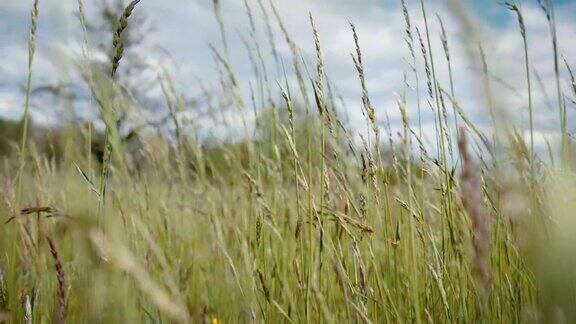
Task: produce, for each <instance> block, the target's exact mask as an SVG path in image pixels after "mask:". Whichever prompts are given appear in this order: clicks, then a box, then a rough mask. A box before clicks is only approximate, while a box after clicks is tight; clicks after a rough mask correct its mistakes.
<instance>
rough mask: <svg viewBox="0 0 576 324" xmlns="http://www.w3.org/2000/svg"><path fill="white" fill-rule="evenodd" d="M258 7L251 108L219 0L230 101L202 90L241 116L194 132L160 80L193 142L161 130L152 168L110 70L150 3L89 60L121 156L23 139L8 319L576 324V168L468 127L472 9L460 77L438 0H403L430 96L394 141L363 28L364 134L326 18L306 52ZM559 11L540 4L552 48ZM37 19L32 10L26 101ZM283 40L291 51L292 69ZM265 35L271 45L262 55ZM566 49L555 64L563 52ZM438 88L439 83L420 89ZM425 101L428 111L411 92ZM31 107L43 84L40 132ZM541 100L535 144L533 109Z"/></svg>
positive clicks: (143, 136)
mask: <svg viewBox="0 0 576 324" xmlns="http://www.w3.org/2000/svg"><path fill="white" fill-rule="evenodd" d="M252 2H253V1H245V2H244V6H245V8H246V15H247V19H248V21H249V23H250V30H249V37H247V38H245V39H244V45H245V48H246V50H247V51H248V53H249V58H250V64H251V68H252V71H253V73H254V76H255V78H256V81H255V83H252V80H249V81H246V82H249V83H250V85H251V87H250V90H251V93H250V98H245V93H244V92H243V90H244V88H243V86H242V84H244V80H241V79H239V77H238V74H237V73H236V72H235V70H234V66H233V64H232V63H231V62H230V57H229V55H230V53H232V51H233V50H234V49H233V48H232V47H231V45H232V43H230V42H228V41H227V39H228V36H229V35H227V34H226V31H227V30H228V29H230V28H229V27H228V26H227V25H226V23H227V22H226V20H225V16H224V15H222V14H221V12H220V10H221V8H220V5H221V3H220V2H219V1H216V0H215V1H213V3H212V4H213V6H214V13H215V15H216V19H217V23H218V27H219V30H220V33H221V36H220V37H221V41H222V45H221V46H222V47H223V50H221V49H220V46H218V45H215V44H211V45H210V48H209V49H208V50H210V51H211V53H212V55H213V58H214V62H215V64H216V66H217V67H218V71H219V73H220V75H219V76H218V77H219V80H220V81H221V83H220V85H221V88H222V89H221V91H222V92H221V93H215V94H210V93H208V94H206V97H207V98H212V96H213V97H217V98H218V99H220V100H221V102H227V103H228V107H230V109H231V110H225V109H226V108H227V107H225V106H224V105H218V107H216V106H214V108H212V107H211V108H212V109H216V108H217V109H220V110H221V111H219V113H215V112H211V114H210V115H209V116H210V117H209V118H208V119H200V120H197V121H194V122H193V123H190V124H188V123H186V122H185V121H184V120H183V118H182V116H181V115H180V112H181V111H182V110H183V109H184V108H185V107H184V106H185V104H184V103H183V101H184V100H183V98H182V97H181V94H180V93H179V91H178V88H177V86H176V85H175V84H174V80H173V79H172V78H171V76H170V75H169V73H168V72H167V71H165V70H163V71H160V73H159V78H158V80H159V81H158V82H159V87H160V89H161V90H162V92H163V95H164V99H165V101H166V110H167V111H168V113H169V116H168V117H167V120H169V121H171V122H172V123H173V126H174V129H175V133H176V135H175V138H174V140H171V139H170V138H167V137H166V136H164V135H162V133H154V132H141V133H140V134H138V136H139V138H140V142H141V147H140V149H139V153H140V154H139V155H138V156H140V159H142V161H139V162H140V163H138V167H136V164H135V163H130V161H131V160H133V159H135V158H136V155H134V154H132V153H130V152H129V150H128V149H127V148H126V146H127V143H125V142H123V140H122V138H121V136H120V135H119V129H118V123H117V121H118V116H119V115H120V114H123V113H124V112H125V111H124V110H125V109H127V108H126V107H127V105H128V99H129V98H127V97H129V96H130V94H128V93H127V90H126V89H125V88H123V87H122V84H120V81H119V80H118V79H116V78H115V77H114V76H115V75H116V73H117V71H119V70H121V69H122V68H123V65H122V59H123V44H122V33H123V31H124V30H125V29H126V28H127V27H128V26H129V24H130V17H131V15H132V14H138V11H137V10H136V11H134V10H135V8H137V7H136V6H137V5H140V4H139V1H138V0H136V1H132V2H130V3H129V4H128V6H127V7H126V9H125V10H124V12H123V13H122V14H121V16H120V17H118V25H117V29H116V32H115V34H114V35H113V44H112V55H111V56H110V58H109V61H110V62H109V63H110V69H109V70H105V71H100V70H98V69H94V68H93V67H92V66H91V65H90V64H88V63H89V62H84V63H86V64H82V65H80V67H79V68H81V69H82V71H81V72H82V73H83V74H84V75H86V74H87V75H88V76H89V77H86V78H84V79H85V80H86V83H87V84H86V85H84V86H86V87H87V88H88V89H89V90H90V91H91V94H92V96H93V98H94V100H95V102H96V103H97V104H98V108H99V112H100V118H101V119H102V121H104V123H105V125H106V129H105V132H104V134H100V135H102V137H104V138H105V139H104V142H105V143H104V144H105V145H104V148H105V151H104V158H103V161H97V160H96V159H95V158H94V157H93V156H92V149H91V146H90V143H91V142H92V141H93V140H94V137H96V136H97V135H99V134H97V132H96V130H95V129H93V128H92V126H89V129H88V130H87V131H86V132H83V129H82V128H83V126H80V125H65V126H63V127H62V129H60V130H58V131H59V132H60V133H61V134H62V136H60V137H59V139H58V141H59V143H58V144H61V145H62V147H63V150H62V151H63V153H62V155H61V156H60V157H59V159H58V160H54V159H50V158H49V157H48V156H47V155H46V154H44V153H41V152H42V151H41V150H38V149H36V147H35V146H36V145H35V144H34V142H32V141H31V140H30V139H29V138H28V137H27V131H26V127H27V126H26V127H25V131H24V133H23V136H22V145H21V148H20V152H19V153H20V155H19V157H17V158H16V159H14V158H12V157H5V164H4V165H5V167H4V168H3V169H2V171H0V173H1V174H2V177H0V179H1V181H2V182H1V185H2V187H1V189H0V190H1V191H2V200H0V214H1V215H4V216H5V217H6V222H5V224H3V225H1V226H0V251H2V252H3V253H0V322H1V321H4V320H6V321H8V322H25V323H32V322H51V321H53V322H57V323H63V322H65V321H68V322H70V323H75V322H112V323H116V322H127V323H128V322H151V323H160V322H178V323H191V322H194V323H196V322H210V323H228V322H272V323H274V322H289V323H296V322H310V323H315V322H329V323H340V322H366V323H371V322H401V323H402V322H419V323H421V322H463V323H468V322H486V323H490V322H497V323H505V322H506V323H507V322H572V321H574V320H576V313H575V311H574V309H573V307H572V305H573V303H574V301H575V300H574V296H575V295H574V292H575V291H574V287H575V285H574V284H575V283H576V276H574V274H573V273H574V272H573V271H572V269H573V265H574V264H576V259H574V257H573V253H572V251H571V247H572V246H573V243H574V239H573V234H574V233H575V232H576V223H575V222H574V221H573V218H572V217H570V216H571V215H572V210H573V208H574V207H576V206H575V203H574V202H575V201H576V199H575V196H576V190H575V189H574V188H576V187H575V184H576V175H575V174H574V171H573V169H570V167H569V166H570V165H571V163H563V164H560V165H552V164H547V162H545V159H542V158H540V157H539V156H538V152H537V150H536V149H535V144H534V143H535V140H534V136H533V135H531V136H530V140H529V142H528V143H527V142H526V141H525V140H524V136H522V135H521V132H520V131H518V129H520V128H523V127H525V125H515V126H514V127H509V128H500V129H498V130H493V131H492V132H491V133H490V132H488V130H486V129H485V128H482V127H480V126H479V125H476V124H474V122H473V121H472V120H471V119H470V118H468V117H467V111H466V107H462V106H461V104H460V101H459V99H458V98H457V95H456V94H457V93H458V80H457V77H456V76H457V75H458V73H457V72H456V71H453V70H454V68H455V67H456V65H454V66H453V65H452V59H453V57H452V56H451V52H450V49H449V47H448V44H449V43H448V36H447V33H446V30H445V28H446V29H448V30H449V29H451V28H461V29H462V30H464V31H465V32H466V33H469V34H470V35H468V36H469V39H474V37H473V36H472V35H471V33H472V28H471V24H468V23H469V21H467V20H466V19H465V17H463V16H461V17H460V18H463V19H460V21H459V23H461V24H462V25H461V26H458V25H457V26H449V25H446V26H445V24H444V22H443V21H442V20H441V19H440V18H439V19H438V26H435V27H439V28H440V31H441V33H440V38H439V40H438V41H440V42H441V44H442V49H443V51H444V53H443V54H444V56H445V58H446V60H445V62H444V61H443V62H444V63H446V66H443V65H442V63H443V62H441V61H442V60H437V59H435V58H436V56H435V55H437V53H436V52H434V51H433V49H434V46H432V44H433V43H434V42H436V41H437V40H436V39H435V38H434V36H433V34H432V33H431V27H432V25H433V24H434V22H432V21H428V19H427V14H428V12H427V9H426V6H425V2H424V1H420V3H419V4H416V5H417V7H415V9H417V10H415V11H414V12H415V13H416V15H419V16H417V17H415V16H414V15H412V16H410V14H409V13H411V12H410V11H409V9H410V3H409V2H408V1H404V0H403V1H400V2H399V5H400V10H401V11H402V12H400V11H399V12H398V14H399V15H403V17H404V21H405V28H406V29H405V34H406V45H407V56H408V58H409V59H408V62H409V70H410V71H409V72H410V73H409V74H407V75H411V76H410V78H414V81H415V82H416V89H410V88H409V87H406V88H405V89H404V91H403V93H402V94H400V95H397V97H396V103H397V109H399V112H400V116H401V120H402V125H401V126H402V129H401V131H400V132H399V133H398V134H397V135H396V134H394V133H393V128H392V126H391V125H390V119H389V112H387V111H384V112H383V113H384V114H383V115H381V114H380V113H381V111H382V110H379V109H377V107H375V105H374V103H373V102H374V101H373V100H372V98H371V96H370V89H369V88H370V84H369V82H368V80H367V77H366V75H367V73H368V72H369V71H370V68H371V67H370V66H369V64H367V62H366V61H365V60H364V58H365V55H364V53H363V51H362V39H363V38H362V34H361V33H360V32H359V31H358V30H357V29H356V27H355V25H354V24H353V23H351V24H350V28H351V30H350V36H349V37H350V38H351V40H352V41H353V42H354V48H352V49H351V51H352V52H353V54H351V56H352V62H351V63H350V64H351V65H353V67H354V68H355V72H356V77H357V78H358V91H359V96H358V98H357V99H358V106H359V107H360V110H359V111H356V112H354V113H361V114H363V116H364V118H365V122H366V128H365V129H361V130H358V129H354V128H353V127H352V126H351V125H349V124H348V123H347V120H346V118H345V111H344V108H345V107H344V106H343V105H342V104H338V103H337V100H336V99H335V98H337V97H338V96H339V94H338V92H337V90H336V89H337V88H336V85H337V83H338V81H339V80H331V79H330V78H329V77H328V76H329V72H330V71H328V70H327V69H328V67H327V65H326V64H325V61H324V53H325V51H324V48H323V45H324V44H323V43H322V40H323V38H322V37H321V36H322V35H323V34H322V33H321V31H323V26H322V24H321V22H319V21H317V20H315V19H314V15H313V13H311V14H310V15H309V18H308V19H309V22H310V35H309V36H310V37H305V35H298V36H299V37H298V38H293V37H292V35H290V33H289V29H288V27H287V25H285V22H284V21H283V20H282V12H280V11H279V10H278V8H276V7H275V5H274V4H273V2H266V1H260V0H259V1H258V8H259V12H260V16H262V23H261V24H260V23H259V20H258V17H259V16H258V14H257V11H256V10H253V8H254V7H253V6H252ZM78 5H79V12H80V25H81V27H82V29H83V30H84V31H86V20H89V19H90V15H89V13H88V12H87V11H86V8H85V7H84V6H83V4H82V1H79V2H78ZM549 6H552V4H551V3H548V2H546V3H543V4H542V7H543V8H545V12H546V13H547V14H549V18H548V19H549V21H550V24H551V25H550V26H551V27H550V28H551V34H552V37H553V39H554V40H553V44H556V42H557V41H556V38H555V37H556V36H555V27H554V25H553V24H554V18H553V14H552V13H553V9H551V7H549ZM508 8H509V9H511V10H513V11H514V12H515V13H516V14H517V17H518V20H519V22H520V27H521V36H522V37H523V42H524V43H523V44H524V49H525V51H524V57H519V58H515V59H524V60H525V63H526V81H527V82H528V86H529V88H530V89H528V93H529V98H531V92H532V91H533V89H532V88H531V86H530V82H529V80H530V75H529V73H530V72H529V71H530V69H529V67H530V64H529V61H528V52H529V45H530V43H529V41H528V39H527V38H526V34H525V31H524V28H525V26H523V21H522V14H521V11H520V9H519V8H518V7H517V6H516V5H514V4H509V5H508ZM502 10H506V7H503V8H502ZM38 18H39V15H38V11H37V2H36V3H35V4H34V9H33V11H32V27H31V37H30V42H29V46H30V49H31V50H30V61H29V74H28V75H29V76H28V89H30V87H31V86H30V83H31V75H32V59H33V55H34V52H35V41H34V35H36V26H37V22H38ZM415 18H418V19H415ZM419 18H422V19H421V20H420V19H419ZM416 21H422V23H421V24H416V23H415V22H416ZM259 28H262V30H260V29H259ZM276 28H278V29H279V30H280V32H281V34H282V35H281V36H282V39H283V41H284V42H286V45H287V47H288V50H289V53H288V55H289V57H288V60H286V61H285V60H283V58H282V55H281V53H280V51H279V48H281V45H280V44H276V37H275V36H276V35H275V34H274V30H275V29H276ZM413 28H415V30H416V35H414V30H413ZM421 31H422V32H421ZM258 33H264V34H265V36H266V40H267V44H258V37H257V34H258ZM304 42H310V45H312V46H313V48H314V55H313V62H314V63H312V64H313V65H314V66H315V69H314V71H313V72H312V73H309V72H308V64H309V63H308V61H307V60H306V59H305V58H304V55H303V51H302V50H301V49H300V48H299V45H298V44H302V43H304ZM471 42H473V41H471ZM215 43H216V42H215ZM83 44H84V47H85V48H84V49H83V54H82V58H83V59H84V60H89V59H90V56H91V55H90V54H89V53H91V49H90V48H89V43H88V38H85V40H84V43H83ZM451 44H453V43H451ZM401 45H402V44H399V46H401ZM468 45H469V44H468ZM418 46H419V47H420V49H419V52H420V53H421V56H420V54H417V53H416V52H418V50H417V49H416V47H418ZM467 49H468V50H469V52H468V53H469V54H470V58H471V60H475V61H474V63H475V64H478V66H482V69H480V70H481V71H480V72H479V73H478V75H474V76H475V77H477V78H478V80H481V81H482V84H483V86H484V91H483V92H482V93H481V94H482V95H484V96H485V97H486V106H487V108H486V109H488V111H487V112H488V113H489V114H490V115H491V118H492V122H493V125H501V124H506V125H511V124H512V121H509V120H506V121H503V119H504V118H505V117H504V116H505V114H504V113H500V110H499V109H502V110H503V108H502V107H498V102H499V101H498V100H497V98H494V97H495V96H496V94H495V93H493V92H492V91H491V90H490V81H491V79H490V73H489V66H488V62H487V59H486V53H484V51H483V46H482V44H478V43H475V42H474V44H472V45H469V46H468V48H467ZM267 50H270V52H271V60H270V62H268V61H266V58H267V57H268V56H267V55H266V54H264V53H266V51H267ZM553 52H554V53H555V57H556V60H557V57H559V56H560V50H559V48H558V47H557V46H556V45H553ZM489 54H490V53H488V55H489ZM288 62H289V63H288ZM557 63H558V62H557V61H556V63H555V64H556V65H555V75H556V82H557V91H559V92H560V94H559V96H564V95H566V96H569V95H573V94H569V93H564V92H562V91H563V89H562V87H561V86H560V81H559V80H560V79H561V73H560V71H559V67H558V66H557ZM271 65H272V66H274V68H270V66H271ZM566 65H567V64H566ZM567 66H568V65H567ZM441 69H446V70H447V71H448V75H449V78H448V81H447V82H446V84H444V81H443V80H440V79H439V77H438V73H439V72H438V71H441ZM466 73H473V74H475V73H477V72H475V71H474V70H470V71H467V72H466ZM570 74H571V72H570ZM275 80H279V81H276V82H274V81H275ZM291 80H294V81H295V82H291ZM421 80H422V83H424V82H425V83H426V88H427V90H426V95H423V96H420V89H418V88H419V85H420V82H421ZM402 81H403V80H398V82H399V84H401V82H402ZM571 82H572V83H574V81H573V77H572V81H571ZM445 89H448V90H445ZM206 92H208V91H207V90H206ZM411 92H415V95H416V98H417V99H416V102H411V101H410V100H409V99H410V98H413V97H414V96H412V95H411ZM30 95H31V92H30V90H28V92H27V96H26V98H27V99H26V105H25V109H24V110H25V115H24V116H25V117H24V118H25V119H24V122H25V125H27V123H28V107H29V103H30V101H29V100H30ZM130 99H131V100H133V98H130ZM531 100H532V99H530V101H531ZM208 101H209V105H210V103H211V102H212V100H208ZM250 103H251V104H252V105H253V107H252V108H253V111H249V105H250ZM447 105H451V106H452V111H450V110H449V109H448V106H447ZM559 105H560V104H559ZM314 106H315V109H313V108H314ZM529 106H530V110H529V116H530V124H529V126H528V127H529V129H530V133H531V134H533V133H534V131H535V129H534V128H535V126H534V125H535V123H534V120H533V113H534V111H533V110H535V109H537V106H536V105H533V104H532V102H530V104H529ZM560 106H561V107H559V109H561V123H560V125H561V126H560V127H559V128H560V131H561V132H562V134H564V135H566V136H564V135H563V141H562V144H561V148H560V149H559V153H560V154H562V156H564V157H563V158H564V159H565V160H567V161H568V160H569V159H570V158H571V157H570V155H569V154H567V153H566V152H569V151H570V149H571V147H573V145H574V143H573V140H574V139H573V137H570V136H568V135H569V134H568V133H567V132H568V128H569V127H568V126H567V125H569V124H568V123H569V121H568V120H567V114H565V113H564V112H563V110H562V109H565V106H564V105H560ZM421 108H423V109H422V110H424V109H431V110H432V111H433V112H434V125H435V128H434V129H435V134H434V135H435V138H434V139H432V140H433V141H434V142H435V145H434V147H432V148H431V147H429V146H427V145H426V143H427V141H428V139H427V138H425V134H424V132H423V130H422V115H421V114H422V111H421ZM220 113H221V114H220ZM230 113H233V114H240V115H241V117H240V118H239V119H238V120H240V122H238V123H239V124H241V127H243V128H242V130H240V131H239V132H238V134H240V135H239V136H238V137H239V138H238V139H236V140H235V141H227V140H225V139H218V140H217V141H215V143H203V142H202V141H201V140H200V139H199V138H198V136H197V134H198V132H199V131H200V129H201V127H204V128H206V127H207V125H216V126H219V125H229V123H228V121H227V120H226V118H225V116H226V114H230ZM252 116H253V117H254V119H255V121H254V123H253V124H252V125H251V124H250V123H249V120H250V118H251V117H252ZM415 116H417V120H416V118H415ZM450 118H452V119H453V120H454V123H453V124H454V127H452V126H451V124H452V123H451V122H449V120H450ZM382 121H385V127H384V128H382V127H381V124H382ZM452 128H456V129H452ZM383 130H384V132H383ZM78 134H84V135H78ZM492 134H494V135H493V136H492ZM396 136H398V137H399V139H400V140H398V139H397V137H396ZM386 137H388V138H386ZM356 139H359V140H358V141H356ZM28 141H30V142H32V145H30V146H28V145H27V144H26V143H27V142H28ZM456 143H457V145H456ZM456 150H458V152H457V151H456ZM458 153H459V154H458ZM458 156H459V158H458ZM568 162H569V161H568ZM13 174H16V177H17V181H16V184H14V183H13V181H11V179H12V175H13ZM95 210H97V211H98V212H97V213H94V212H93V211H95Z"/></svg>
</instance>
